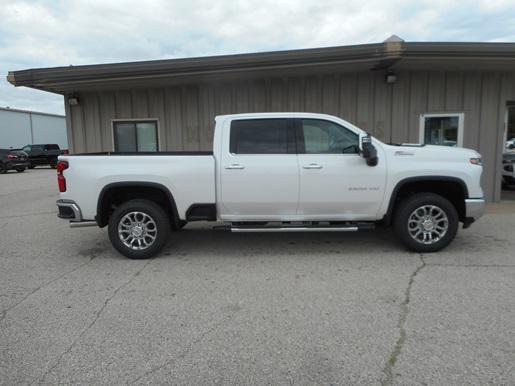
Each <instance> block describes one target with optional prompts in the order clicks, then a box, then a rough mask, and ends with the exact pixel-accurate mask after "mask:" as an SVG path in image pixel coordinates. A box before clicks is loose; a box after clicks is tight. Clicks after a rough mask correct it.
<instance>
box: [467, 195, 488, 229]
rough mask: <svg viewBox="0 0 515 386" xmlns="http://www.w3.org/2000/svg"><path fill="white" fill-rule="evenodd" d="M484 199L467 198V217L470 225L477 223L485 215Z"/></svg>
mask: <svg viewBox="0 0 515 386" xmlns="http://www.w3.org/2000/svg"><path fill="white" fill-rule="evenodd" d="M485 205H486V203H485V199H484V198H467V199H466V200H465V217H466V219H467V221H468V222H469V223H472V222H474V221H476V220H477V219H478V218H480V217H481V216H482V215H483V214H484V213H485Z"/></svg>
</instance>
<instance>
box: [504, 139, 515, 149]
mask: <svg viewBox="0 0 515 386" xmlns="http://www.w3.org/2000/svg"><path fill="white" fill-rule="evenodd" d="M506 149H509V150H514V149H515V138H512V139H509V140H507V141H506Z"/></svg>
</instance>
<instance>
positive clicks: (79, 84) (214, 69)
mask: <svg viewBox="0 0 515 386" xmlns="http://www.w3.org/2000/svg"><path fill="white" fill-rule="evenodd" d="M395 69H398V70H404V69H421V70H422V69H431V70H438V69H455V70H466V69H471V70H478V69H484V70H504V69H511V70H513V69H515V43H405V42H403V41H385V42H383V43H377V44H364V45H353V46H342V47H328V48H316V49H303V50H291V51H275V52H262V53H252V54H239V55H223V56H211V57H199V58H186V59H168V60H155V61H142V62H127V63H113V64H96V65H84V66H69V67H52V68H38V69H29V70H21V71H13V72H9V74H8V75H7V80H8V81H9V82H10V83H12V84H13V85H15V86H26V87H31V88H36V89H40V90H45V91H50V92H54V93H58V94H65V93H68V92H73V91H82V90H93V89H95V90H98V89H110V88H129V87H135V86H139V85H141V86H159V85H163V84H176V83H185V82H194V81H195V82H197V81H204V80H205V81H217V80H219V81H222V80H227V79H238V78H247V79H248V78H253V77H256V78H257V77H260V76H263V75H266V76H292V75H301V74H309V73H316V74H321V73H326V72H327V73H329V72H334V71H335V70H337V71H340V72H346V71H371V70H372V71H373V70H395Z"/></svg>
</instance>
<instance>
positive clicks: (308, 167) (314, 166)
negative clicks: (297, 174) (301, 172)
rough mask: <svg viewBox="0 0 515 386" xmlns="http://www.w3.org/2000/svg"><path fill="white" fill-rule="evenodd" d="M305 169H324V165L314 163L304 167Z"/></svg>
mask: <svg viewBox="0 0 515 386" xmlns="http://www.w3.org/2000/svg"><path fill="white" fill-rule="evenodd" d="M303 168H304V169H322V165H319V164H315V163H312V164H309V165H304V166H303Z"/></svg>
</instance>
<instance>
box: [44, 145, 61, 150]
mask: <svg viewBox="0 0 515 386" xmlns="http://www.w3.org/2000/svg"><path fill="white" fill-rule="evenodd" d="M45 149H46V150H59V146H58V145H45Z"/></svg>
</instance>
